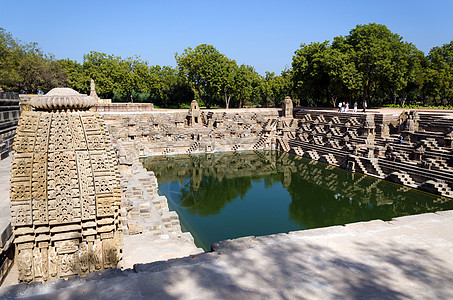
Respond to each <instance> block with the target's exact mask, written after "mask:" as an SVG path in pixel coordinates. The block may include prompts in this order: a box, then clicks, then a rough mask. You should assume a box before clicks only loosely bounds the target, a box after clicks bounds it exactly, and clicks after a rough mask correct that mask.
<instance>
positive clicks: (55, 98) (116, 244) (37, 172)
mask: <svg viewBox="0 0 453 300" xmlns="http://www.w3.org/2000/svg"><path fill="white" fill-rule="evenodd" d="M95 103H96V100H95V99H94V98H92V97H89V96H86V95H82V94H79V93H77V92H76V91H74V90H72V89H69V88H57V89H53V90H51V91H50V92H49V93H47V94H46V95H44V96H40V97H37V98H35V99H32V100H31V101H30V106H31V107H32V110H31V111H24V112H23V113H22V115H21V117H20V120H19V125H18V127H17V133H16V138H15V141H14V145H13V149H14V151H15V153H14V157H13V162H12V168H11V218H12V226H13V230H14V235H15V241H14V243H15V245H16V263H17V265H18V269H19V278H20V280H21V281H23V282H31V281H48V280H51V279H54V278H65V277H68V276H71V275H85V274H87V273H88V272H92V271H97V270H102V269H106V268H115V267H117V266H118V262H119V260H120V257H121V249H122V235H121V229H120V228H121V227H120V224H119V222H120V204H121V191H120V188H119V183H118V182H119V181H118V175H117V174H118V172H117V166H116V160H115V159H114V154H113V148H112V145H111V142H110V139H109V136H108V134H107V132H106V131H105V128H104V121H103V119H101V117H100V116H99V115H98V114H97V113H94V112H89V111H88V109H89V108H90V107H92V106H93V105H94V104H95Z"/></svg>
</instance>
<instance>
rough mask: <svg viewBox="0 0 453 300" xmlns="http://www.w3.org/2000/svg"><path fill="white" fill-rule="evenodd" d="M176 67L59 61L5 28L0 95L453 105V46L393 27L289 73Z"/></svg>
mask: <svg viewBox="0 0 453 300" xmlns="http://www.w3.org/2000/svg"><path fill="white" fill-rule="evenodd" d="M175 62H176V68H174V67H171V66H159V65H150V64H149V63H148V62H147V61H145V60H143V59H141V58H140V57H139V56H133V57H127V58H122V57H120V56H116V55H114V54H106V53H101V52H97V51H91V52H89V53H88V54H85V55H84V57H83V61H82V62H81V63H79V62H77V61H74V60H71V59H69V58H68V59H60V60H57V59H55V57H54V56H53V55H51V54H46V53H43V51H42V50H41V49H40V48H39V46H38V44H36V43H24V42H22V41H19V40H17V39H15V38H14V37H13V36H12V35H11V34H10V33H9V32H7V31H6V30H4V29H2V28H0V87H1V88H2V89H4V90H5V91H15V92H19V93H46V92H47V91H49V90H50V89H52V88H54V87H61V86H68V87H71V88H73V89H75V90H77V91H79V92H81V93H85V94H86V93H89V90H90V79H94V81H95V83H96V91H97V93H98V95H99V96H100V97H102V98H111V99H112V100H113V101H136V102H137V101H138V102H153V103H154V104H155V105H156V106H160V107H182V106H188V105H189V104H190V102H191V101H192V100H193V99H196V100H197V101H199V102H200V104H201V105H206V106H208V107H226V108H229V107H243V106H263V107H278V106H280V105H281V104H282V101H283V99H284V98H285V96H291V97H292V98H293V100H294V101H295V102H296V104H300V105H303V106H337V103H338V101H342V102H354V101H357V102H363V101H365V100H366V101H368V103H369V104H371V105H382V104H405V103H408V104H422V105H433V104H434V105H453V41H451V42H450V43H447V44H444V45H441V46H436V47H433V48H432V49H431V51H430V52H429V53H428V54H427V55H426V56H425V55H424V54H423V52H421V51H420V50H418V49H417V48H416V47H415V45H413V44H411V43H409V42H406V41H404V40H403V38H402V37H401V36H399V35H398V34H396V33H393V32H391V31H390V30H389V29H388V28H387V27H386V26H384V25H380V24H375V23H370V24H365V25H357V26H356V27H355V28H353V29H352V30H351V31H350V32H349V34H348V35H346V36H338V37H335V38H334V39H333V40H332V41H324V42H316V41H315V42H312V43H310V44H301V45H300V48H299V49H296V51H295V52H294V56H293V58H292V62H291V68H290V69H285V70H284V71H282V72H281V74H275V73H273V72H265V74H264V76H262V75H260V74H258V73H257V72H256V71H255V69H254V67H253V66H250V65H247V64H240V65H239V64H238V63H237V62H236V61H235V60H234V59H231V58H229V57H227V56H226V55H225V54H223V53H221V52H220V51H219V50H217V49H216V48H215V47H214V46H213V45H209V44H201V45H198V46H196V47H195V48H191V47H188V48H187V49H185V50H184V52H183V53H181V54H178V53H176V54H175Z"/></svg>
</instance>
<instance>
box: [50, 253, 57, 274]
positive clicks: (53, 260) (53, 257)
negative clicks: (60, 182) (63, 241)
mask: <svg viewBox="0 0 453 300" xmlns="http://www.w3.org/2000/svg"><path fill="white" fill-rule="evenodd" d="M49 275H50V277H51V278H57V277H58V258H57V253H56V251H55V248H54V247H51V248H50V249H49Z"/></svg>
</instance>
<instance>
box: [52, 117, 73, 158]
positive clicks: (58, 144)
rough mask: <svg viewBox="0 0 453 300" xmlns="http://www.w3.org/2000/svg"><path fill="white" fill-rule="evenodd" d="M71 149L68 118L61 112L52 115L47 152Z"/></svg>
mask: <svg viewBox="0 0 453 300" xmlns="http://www.w3.org/2000/svg"><path fill="white" fill-rule="evenodd" d="M72 149H73V146H72V134H71V129H70V128H69V124H68V117H67V115H66V114H65V113H62V112H58V113H54V114H53V116H52V123H51V126H50V140H49V151H50V152H55V151H67V150H72Z"/></svg>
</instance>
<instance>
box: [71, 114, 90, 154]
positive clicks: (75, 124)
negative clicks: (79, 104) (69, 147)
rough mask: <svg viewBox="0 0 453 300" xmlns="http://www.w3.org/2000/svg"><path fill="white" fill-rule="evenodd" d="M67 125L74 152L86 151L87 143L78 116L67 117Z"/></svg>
mask: <svg viewBox="0 0 453 300" xmlns="http://www.w3.org/2000/svg"><path fill="white" fill-rule="evenodd" d="M68 117H69V125H70V126H71V131H72V142H73V144H74V149H75V150H86V149H87V142H86V138H85V132H84V131H83V127H82V122H81V121H80V117H79V115H78V114H76V113H74V114H71V115H69V116H68Z"/></svg>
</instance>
